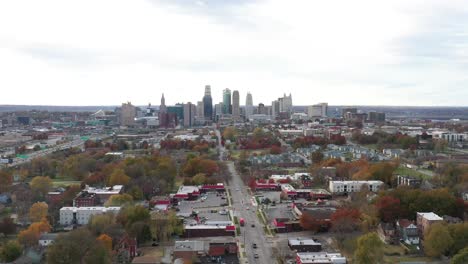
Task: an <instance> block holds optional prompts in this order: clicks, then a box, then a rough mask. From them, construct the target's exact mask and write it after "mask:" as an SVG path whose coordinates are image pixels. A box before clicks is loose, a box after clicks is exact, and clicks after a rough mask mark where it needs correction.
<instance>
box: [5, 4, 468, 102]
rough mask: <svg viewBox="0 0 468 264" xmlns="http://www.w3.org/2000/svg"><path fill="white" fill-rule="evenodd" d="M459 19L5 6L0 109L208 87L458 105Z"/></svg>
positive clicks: (408, 8) (398, 11) (369, 11)
mask: <svg viewBox="0 0 468 264" xmlns="http://www.w3.org/2000/svg"><path fill="white" fill-rule="evenodd" d="M25 3H27V5H28V6H29V8H28V9H27V10H26V9H25V8H24V6H25ZM336 6H340V7H341V8H336ZM17 14H23V15H22V16H18V15H17ZM102 14H106V17H105V18H106V19H102ZM83 16H86V18H87V19H86V21H83V19H82V17H83ZM23 17H28V19H27V20H25V19H23ZM122 17H125V18H127V19H125V20H122V19H121V18H122ZM273 18H274V19H273ZM467 20H468V4H467V3H466V1H456V0H455V1H437V0H430V1H401V0H398V1H379V3H377V2H375V1H368V0H356V1H352V2H347V3H342V2H334V1H326V2H323V1H277V0H262V1H245V0H230V1H213V0H199V1H181V0H177V1H168V0H152V1H148V0H135V1H132V2H131V3H129V2H125V1H99V2H95V1H80V2H79V3H75V4H72V5H68V4H65V3H62V2H60V1H58V2H57V1H48V0H45V1H40V2H38V1H5V2H2V3H0V25H4V26H3V27H2V30H0V40H1V41H0V57H1V58H2V60H1V61H0V72H2V78H0V87H2V90H3V91H7V93H5V94H3V95H2V97H1V98H0V99H1V100H0V104H16V105H18V104H19V105H24V104H26V105H28V104H29V105H119V104H120V103H121V102H125V101H131V102H133V103H134V104H137V105H144V104H147V103H148V101H153V102H156V101H158V100H159V95H160V94H161V93H162V92H164V93H165V95H166V97H167V98H168V101H167V104H174V103H177V102H178V101H181V100H180V99H179V98H180V97H181V96H183V98H182V101H188V100H190V98H195V97H196V98H198V97H199V87H202V86H203V85H204V84H205V83H210V84H211V85H212V90H213V92H212V97H213V98H220V97H221V96H222V90H223V89H224V88H226V87H228V88H230V89H231V90H238V91H239V93H240V95H241V97H242V98H244V96H245V94H246V93H247V92H248V91H250V92H252V93H253V94H255V97H256V101H257V102H263V103H264V104H269V102H272V101H273V100H275V99H276V97H277V94H282V93H283V92H284V91H287V92H288V93H289V92H290V93H292V94H295V95H296V96H297V97H296V98H297V99H296V100H295V104H297V105H309V104H312V103H317V102H322V101H324V102H329V103H330V104H331V105H414V106H464V105H466V102H465V101H466V100H465V98H466V97H467V96H468V89H466V87H467V86H468V79H467V77H466V72H467V70H468V69H467V63H466V62H467V54H468V46H467V44H466V43H468V36H467V35H466V33H465V30H464V28H465V27H464V25H465V24H467V22H468V21H467ZM31 21H34V23H31ZM77 21H81V22H80V23H78V22H77ZM6 25H10V26H6ZM11 25H14V26H11ZM167 25H170V26H167ZM174 32H177V34H174ZM25 95H27V96H25ZM169 98H170V99H169ZM192 101H193V100H192ZM217 101H218V100H217V99H216V100H214V102H217Z"/></svg>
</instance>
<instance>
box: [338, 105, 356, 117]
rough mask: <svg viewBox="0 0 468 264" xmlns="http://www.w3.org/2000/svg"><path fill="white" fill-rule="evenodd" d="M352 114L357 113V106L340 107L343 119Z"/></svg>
mask: <svg viewBox="0 0 468 264" xmlns="http://www.w3.org/2000/svg"><path fill="white" fill-rule="evenodd" d="M353 114H357V108H355V107H346V108H343V109H341V115H342V117H343V118H345V119H346V118H347V116H348V117H349V116H351V115H353Z"/></svg>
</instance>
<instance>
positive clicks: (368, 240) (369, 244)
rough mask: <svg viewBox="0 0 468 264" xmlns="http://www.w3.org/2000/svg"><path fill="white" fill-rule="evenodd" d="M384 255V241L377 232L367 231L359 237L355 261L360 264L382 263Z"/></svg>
mask: <svg viewBox="0 0 468 264" xmlns="http://www.w3.org/2000/svg"><path fill="white" fill-rule="evenodd" d="M382 257H383V242H382V241H381V240H380V238H379V236H378V235H377V233H375V232H372V233H367V234H365V235H362V236H360V237H359V238H358V240H357V248H356V252H355V253H354V259H353V262H356V263H360V264H375V263H381V261H382Z"/></svg>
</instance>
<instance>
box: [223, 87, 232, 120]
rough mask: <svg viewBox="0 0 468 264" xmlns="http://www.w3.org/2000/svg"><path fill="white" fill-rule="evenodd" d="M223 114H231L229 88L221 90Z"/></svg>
mask: <svg viewBox="0 0 468 264" xmlns="http://www.w3.org/2000/svg"><path fill="white" fill-rule="evenodd" d="M223 114H225V115H226V114H232V105H231V90H229V89H228V88H226V89H224V90H223Z"/></svg>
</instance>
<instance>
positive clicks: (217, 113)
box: [215, 103, 224, 116]
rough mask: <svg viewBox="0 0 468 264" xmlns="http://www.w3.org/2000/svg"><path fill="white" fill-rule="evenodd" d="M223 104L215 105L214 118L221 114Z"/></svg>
mask: <svg viewBox="0 0 468 264" xmlns="http://www.w3.org/2000/svg"><path fill="white" fill-rule="evenodd" d="M223 109H224V106H223V103H219V104H215V116H220V115H222V114H223Z"/></svg>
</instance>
